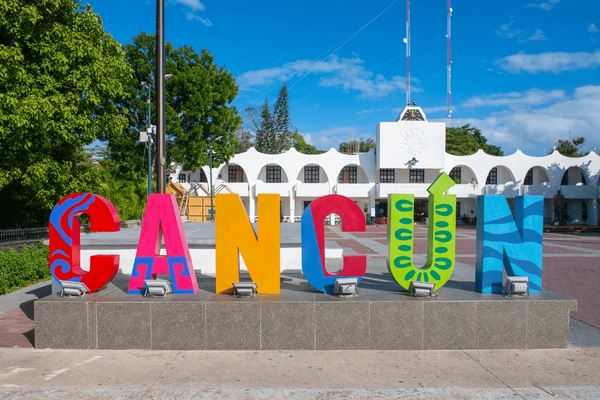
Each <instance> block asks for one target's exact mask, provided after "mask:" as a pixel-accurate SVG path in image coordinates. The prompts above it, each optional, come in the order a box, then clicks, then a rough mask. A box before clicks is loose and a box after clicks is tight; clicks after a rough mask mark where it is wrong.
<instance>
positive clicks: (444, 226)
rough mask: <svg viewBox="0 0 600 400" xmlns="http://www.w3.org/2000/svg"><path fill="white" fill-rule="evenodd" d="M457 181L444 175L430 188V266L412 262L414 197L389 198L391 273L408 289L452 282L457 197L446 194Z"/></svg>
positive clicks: (428, 251) (428, 247) (428, 259)
mask: <svg viewBox="0 0 600 400" xmlns="http://www.w3.org/2000/svg"><path fill="white" fill-rule="evenodd" d="M452 186H454V181H453V180H452V179H451V178H450V177H449V176H448V175H447V174H446V173H442V174H441V175H440V176H438V177H437V179H436V180H435V181H434V182H433V183H432V184H431V186H429V188H428V189H427V191H428V192H429V204H428V215H429V218H430V219H429V222H428V224H429V226H428V235H427V236H428V243H427V263H426V264H425V266H424V267H423V268H417V267H415V265H414V263H413V234H414V196H413V195H412V194H390V195H388V216H389V218H388V246H389V257H388V260H387V265H388V270H389V271H390V273H391V274H392V276H393V277H394V279H395V280H396V282H398V284H399V285H400V286H402V287H403V288H404V289H406V290H408V288H409V287H410V282H411V281H419V282H432V283H435V289H436V290H437V289H439V288H441V287H442V286H444V284H445V283H446V282H448V279H450V276H451V275H452V271H453V270H454V262H455V251H456V195H453V194H444V192H445V191H447V190H448V189H450V188H451V187H452Z"/></svg>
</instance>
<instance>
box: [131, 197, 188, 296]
mask: <svg viewBox="0 0 600 400" xmlns="http://www.w3.org/2000/svg"><path fill="white" fill-rule="evenodd" d="M159 231H161V232H162V234H163V238H164V241H165V249H166V251H167V255H166V256H161V255H160V236H159ZM157 274H169V275H170V276H171V282H172V285H173V293H176V294H193V293H196V292H197V291H198V280H197V279H196V274H195V272H194V266H193V265H192V259H191V257H190V250H189V248H188V245H187V241H186V240H185V233H184V232H183V224H182V222H181V217H180V216H179V210H178V208H177V201H176V200H175V195H174V194H151V195H150V196H149V197H148V204H147V205H146V212H145V213H144V220H143V221H142V230H141V232H140V240H139V242H138V247H137V252H136V254H135V261H134V264H133V271H132V272H131V279H130V281H129V290H128V292H129V293H130V294H140V293H143V291H144V286H145V284H144V281H145V280H149V279H156V275H157Z"/></svg>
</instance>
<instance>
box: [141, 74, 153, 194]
mask: <svg viewBox="0 0 600 400" xmlns="http://www.w3.org/2000/svg"><path fill="white" fill-rule="evenodd" d="M142 86H145V89H146V91H147V93H146V103H147V104H148V111H147V113H146V132H147V133H148V196H150V194H151V193H152V121H151V118H152V109H151V106H150V96H152V87H151V86H150V84H149V83H146V82H142Z"/></svg>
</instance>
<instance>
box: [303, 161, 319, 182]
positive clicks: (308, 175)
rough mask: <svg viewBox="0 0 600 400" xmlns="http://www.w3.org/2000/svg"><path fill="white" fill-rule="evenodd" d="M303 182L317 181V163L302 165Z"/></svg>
mask: <svg viewBox="0 0 600 400" xmlns="http://www.w3.org/2000/svg"><path fill="white" fill-rule="evenodd" d="M304 183H319V166H318V165H307V166H306V167H304Z"/></svg>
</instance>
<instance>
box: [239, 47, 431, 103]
mask: <svg viewBox="0 0 600 400" xmlns="http://www.w3.org/2000/svg"><path fill="white" fill-rule="evenodd" d="M363 64H364V61H363V60H362V59H360V58H358V57H354V58H339V57H338V56H335V55H334V56H332V57H330V58H329V59H328V60H326V61H311V60H298V61H293V62H289V63H285V64H283V66H281V67H276V68H265V69H260V70H255V71H247V72H244V73H243V74H241V75H239V76H238V77H237V78H236V81H237V83H238V85H240V88H242V89H244V90H248V89H252V88H255V87H260V86H271V85H275V84H279V83H282V82H286V81H290V80H291V79H292V78H295V77H301V76H304V75H305V74H307V73H309V72H310V73H311V74H313V75H316V76H319V85H320V86H322V87H340V88H343V89H344V90H346V91H351V90H353V91H358V92H360V94H361V96H362V97H365V98H379V97H385V96H389V95H390V94H392V93H394V92H397V91H401V90H404V89H405V79H404V78H403V77H401V76H393V77H392V78H391V79H387V78H385V76H383V75H381V74H373V73H372V72H370V71H367V70H366V69H365V67H364V65H363ZM412 90H413V91H414V92H419V91H420V89H419V88H418V87H416V88H413V89H412Z"/></svg>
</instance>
